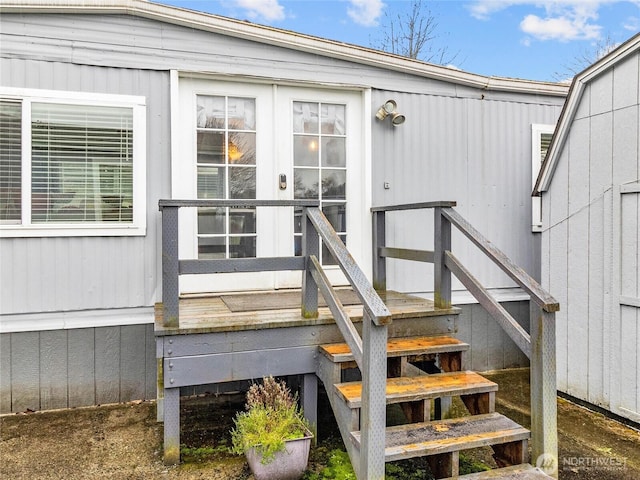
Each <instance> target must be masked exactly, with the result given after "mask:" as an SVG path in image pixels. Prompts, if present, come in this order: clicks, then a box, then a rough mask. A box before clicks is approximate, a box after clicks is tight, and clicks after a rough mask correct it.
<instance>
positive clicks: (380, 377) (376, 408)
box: [358, 310, 387, 480]
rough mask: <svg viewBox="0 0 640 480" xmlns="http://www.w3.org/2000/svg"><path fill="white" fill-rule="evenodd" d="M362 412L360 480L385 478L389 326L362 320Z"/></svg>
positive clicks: (365, 318)
mask: <svg viewBox="0 0 640 480" xmlns="http://www.w3.org/2000/svg"><path fill="white" fill-rule="evenodd" d="M362 349H363V358H362V365H363V370H362V409H361V412H360V415H361V418H360V431H361V434H362V436H361V443H360V468H359V469H358V478H359V479H367V480H382V479H384V465H385V458H384V451H385V434H386V430H385V429H386V420H387V417H386V407H387V405H386V403H387V401H386V387H387V327H386V326H384V325H383V326H376V325H375V324H374V323H373V320H372V319H371V318H370V316H369V314H368V313H367V312H366V310H365V311H364V312H363V318H362Z"/></svg>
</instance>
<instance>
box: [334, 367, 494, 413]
mask: <svg viewBox="0 0 640 480" xmlns="http://www.w3.org/2000/svg"><path fill="white" fill-rule="evenodd" d="M335 389H336V392H337V393H338V395H339V396H340V397H341V398H342V399H343V400H344V401H345V402H346V403H347V405H348V406H349V407H350V408H360V407H361V405H362V382H347V383H338V384H336V385H335ZM497 390H498V385H497V384H496V383H495V382H492V381H491V380H488V379H486V378H484V377H483V376H482V375H479V374H478V373H476V372H471V371H465V372H446V373H435V374H432V375H420V376H413V377H395V378H388V379H387V387H386V395H387V403H388V404H391V403H401V402H411V401H416V400H422V399H429V398H438V397H442V396H457V395H472V394H475V393H487V392H495V391H497Z"/></svg>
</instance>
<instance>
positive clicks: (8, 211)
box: [0, 87, 146, 237]
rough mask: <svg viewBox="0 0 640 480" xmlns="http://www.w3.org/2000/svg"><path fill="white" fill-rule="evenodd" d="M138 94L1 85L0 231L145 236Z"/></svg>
mask: <svg viewBox="0 0 640 480" xmlns="http://www.w3.org/2000/svg"><path fill="white" fill-rule="evenodd" d="M145 117H146V115H145V99H144V97H134V96H128V95H107V94H96V93H82V92H62V91H53V90H35V89H14V88H9V87H0V236H2V237H20V236H31V237H37V236H50V235H55V236H74V235H83V236H86V235H88V236H99V235H144V233H145V225H146V215H145V213H146V212H145V210H146V205H145V197H146V195H145V190H146V166H145V163H146V158H145V157H146V154H145V149H146V146H145V144H146V142H145V135H146V125H145V124H146V120H145Z"/></svg>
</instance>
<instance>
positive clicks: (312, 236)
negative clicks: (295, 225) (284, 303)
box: [302, 207, 320, 318]
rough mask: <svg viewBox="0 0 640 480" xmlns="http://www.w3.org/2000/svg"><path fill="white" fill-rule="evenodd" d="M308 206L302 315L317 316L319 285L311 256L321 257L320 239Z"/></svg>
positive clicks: (304, 227) (304, 218)
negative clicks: (315, 277)
mask: <svg viewBox="0 0 640 480" xmlns="http://www.w3.org/2000/svg"><path fill="white" fill-rule="evenodd" d="M307 210H308V209H307V208H306V207H305V208H303V209H302V256H303V257H304V258H305V262H306V266H305V269H304V271H303V274H302V316H303V317H305V318H315V317H317V316H318V285H317V284H316V281H315V279H314V278H313V275H312V274H311V270H312V267H311V260H310V259H311V256H312V255H315V256H316V257H317V258H320V240H319V235H318V232H316V229H315V227H314V226H313V223H311V219H310V218H309V216H308V215H307Z"/></svg>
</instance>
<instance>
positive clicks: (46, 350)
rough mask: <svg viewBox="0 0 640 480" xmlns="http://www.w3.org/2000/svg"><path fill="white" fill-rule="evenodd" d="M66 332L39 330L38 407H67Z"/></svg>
mask: <svg viewBox="0 0 640 480" xmlns="http://www.w3.org/2000/svg"><path fill="white" fill-rule="evenodd" d="M67 378H68V377H67V332H66V331H64V330H54V331H50V332H40V409H42V410H51V409H54V408H66V407H67Z"/></svg>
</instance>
